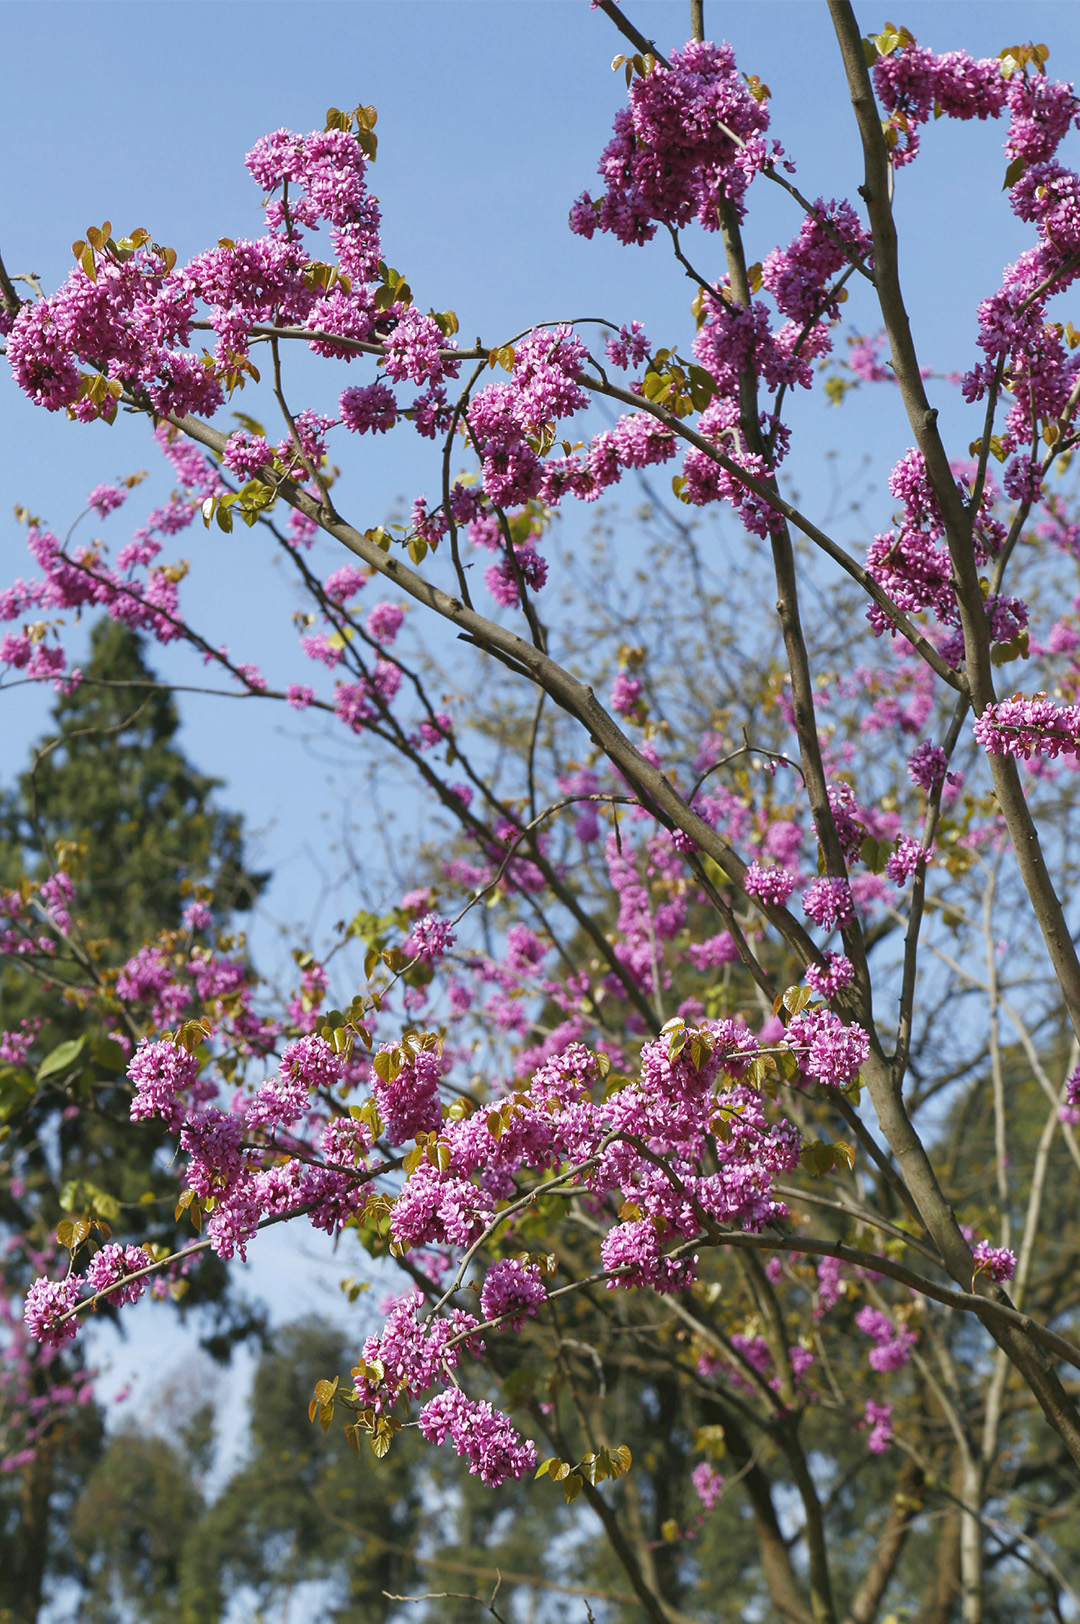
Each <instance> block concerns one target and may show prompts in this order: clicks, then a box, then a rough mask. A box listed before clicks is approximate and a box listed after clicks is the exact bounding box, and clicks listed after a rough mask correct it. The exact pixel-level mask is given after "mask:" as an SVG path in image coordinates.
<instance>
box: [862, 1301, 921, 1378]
mask: <svg viewBox="0 0 1080 1624" xmlns="http://www.w3.org/2000/svg"><path fill="white" fill-rule="evenodd" d="M855 1324H856V1325H857V1326H858V1327H859V1330H860V1331H862V1333H863V1335H864V1336H868V1337H869V1338H870V1340H871V1341H872V1342H873V1344H874V1346H873V1347H872V1348H871V1349H870V1368H871V1370H877V1371H882V1372H884V1371H888V1370H900V1369H901V1368H902V1367H903V1366H904V1365H906V1364H907V1362H908V1360H909V1359H910V1358H911V1350H912V1348H913V1347H914V1346H915V1344H916V1342H917V1341H918V1340H919V1339H918V1336H917V1335H916V1333H915V1332H914V1331H912V1330H911V1329H910V1327H909V1326H907V1325H902V1324H901V1325H897V1324H896V1323H894V1321H893V1320H892V1319H890V1317H889V1315H888V1314H883V1313H882V1312H881V1310H880V1309H878V1308H871V1307H870V1305H869V1303H867V1304H866V1305H865V1307H863V1308H860V1309H859V1312H858V1313H857V1314H856V1316H855Z"/></svg>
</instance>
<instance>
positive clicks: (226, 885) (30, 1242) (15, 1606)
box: [0, 620, 266, 1624]
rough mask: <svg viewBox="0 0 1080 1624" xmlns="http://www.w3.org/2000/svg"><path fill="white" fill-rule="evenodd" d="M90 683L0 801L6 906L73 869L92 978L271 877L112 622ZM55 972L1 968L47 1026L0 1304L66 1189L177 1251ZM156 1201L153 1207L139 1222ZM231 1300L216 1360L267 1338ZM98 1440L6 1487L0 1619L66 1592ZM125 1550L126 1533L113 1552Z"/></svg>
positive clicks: (68, 1439) (119, 1073)
mask: <svg viewBox="0 0 1080 1624" xmlns="http://www.w3.org/2000/svg"><path fill="white" fill-rule="evenodd" d="M85 670H86V680H85V681H84V682H83V683H82V684H81V685H80V686H79V687H78V688H77V689H76V690H75V691H74V693H72V694H70V695H65V696H62V697H61V698H60V699H59V700H58V701H57V704H56V706H55V707H54V711H53V717H54V724H55V725H54V731H52V732H51V733H50V734H49V735H48V736H47V737H46V738H45V739H43V740H42V741H41V743H40V744H39V745H38V746H37V748H36V749H35V751H34V753H33V757H32V760H31V763H30V765H29V767H28V768H27V770H26V771H25V772H23V773H22V774H21V776H19V777H18V778H17V779H15V780H14V782H11V781H9V782H8V783H7V785H6V786H3V787H0V890H3V889H6V888H10V887H14V886H17V885H18V884H19V882H20V880H21V879H22V878H23V877H27V878H31V879H34V878H42V877H44V876H45V875H46V874H47V873H48V872H50V871H51V870H52V869H53V868H55V867H56V866H58V863H61V864H63V866H65V867H68V868H69V869H70V871H71V873H72V874H73V876H74V877H75V879H76V881H77V885H78V902H77V906H76V909H75V921H76V923H75V930H76V933H77V936H78V941H79V944H80V950H81V951H82V952H83V953H84V955H85V961H86V962H88V963H89V964H90V965H91V966H96V965H101V966H104V965H117V964H122V963H123V962H124V960H125V959H126V958H127V957H129V956H130V955H131V953H133V952H134V951H135V950H136V948H138V947H139V946H140V945H141V944H142V943H143V942H144V941H147V940H149V941H153V940H155V938H157V937H158V935H159V933H160V932H162V931H169V930H175V929H177V928H178V927H179V926H180V924H181V914H182V910H183V907H184V904H185V895H186V893H187V891H188V890H189V888H190V886H191V885H192V884H195V883H197V884H208V885H209V886H211V887H212V888H213V890H214V909H215V914H216V916H217V918H218V919H219V921H220V922H221V923H222V924H223V925H224V924H226V923H227V921H228V919H229V916H230V914H231V913H232V912H233V911H234V910H236V909H244V908H247V907H250V905H251V903H252V901H253V900H254V899H255V897H256V896H257V895H258V893H259V890H260V889H261V887H262V886H263V884H264V883H265V879H266V876H265V875H253V874H250V873H248V872H247V870H246V868H245V864H244V853H243V834H242V820H241V819H240V818H239V817H238V816H236V815H235V814H232V813H229V812H225V811H222V810H221V809H220V808H219V807H218V806H217V805H216V803H215V799H214V793H215V791H216V789H217V788H218V781H217V780H215V779H213V778H210V777H208V776H207V775H206V774H204V773H200V772H198V771H197V770H196V768H195V767H193V766H192V764H191V763H190V762H189V761H188V759H187V757H186V756H185V754H184V753H183V751H182V750H181V749H180V748H179V747H178V743H177V733H178V730H179V725H180V721H179V714H178V712H177V708H176V705H175V703H174V701H173V699H172V697H171V696H170V695H169V694H168V693H166V692H165V691H163V690H160V689H158V688H157V686H156V679H155V678H154V675H153V672H152V671H151V670H150V668H149V667H148V666H147V664H146V662H145V660H144V658H143V654H142V644H141V639H140V638H138V637H137V636H136V635H134V634H133V633H132V632H130V631H129V630H128V629H127V628H125V627H123V626H121V625H119V624H117V623H116V622H115V621H112V620H103V621H101V622H99V624H98V625H97V626H96V627H95V628H94V631H93V634H92V640H91V656H90V659H89V661H88V663H87V665H86V668H85ZM46 969H47V977H48V979H46V978H43V977H42V976H41V975H36V974H34V973H32V972H31V971H30V970H29V969H28V966H27V964H26V963H25V962H22V961H13V960H11V959H6V960H3V961H0V1029H12V1028H16V1027H17V1026H18V1023H19V1022H20V1020H22V1019H24V1018H27V1017H29V1018H31V1019H33V1020H39V1021H41V1022H42V1023H43V1024H42V1027H41V1031H40V1034H39V1036H38V1039H37V1042H36V1043H35V1046H34V1048H33V1050H32V1051H31V1053H30V1055H29V1056H28V1061H27V1066H26V1067H24V1068H21V1072H22V1076H23V1077H24V1079H25V1081H26V1086H27V1087H28V1088H29V1090H30V1092H29V1094H28V1095H24V1096H22V1097H21V1098H20V1097H19V1096H18V1095H16V1096H15V1097H16V1101H17V1106H16V1108H12V1106H11V1095H10V1094H3V1095H2V1096H0V1104H3V1107H4V1108H3V1109H2V1110H0V1118H6V1121H5V1122H4V1140H3V1143H2V1144H0V1246H3V1245H4V1242H6V1241H7V1240H8V1239H9V1238H10V1239H11V1240H13V1241H15V1242H16V1244H15V1245H14V1246H13V1247H11V1248H6V1247H5V1248H4V1250H3V1251H2V1252H0V1263H2V1278H0V1289H2V1290H3V1291H4V1292H5V1294H8V1295H12V1296H15V1295H17V1294H18V1293H20V1292H21V1291H22V1290H24V1289H25V1287H26V1285H27V1284H28V1283H29V1277H30V1276H31V1275H32V1274H34V1273H36V1272H38V1270H39V1269H40V1262H38V1261H35V1254H36V1256H37V1257H40V1253H41V1249H42V1248H43V1247H46V1246H48V1245H49V1244H50V1239H51V1236H52V1233H53V1231H54V1229H55V1226H56V1224H57V1221H58V1220H59V1219H60V1217H61V1216H62V1215H63V1210H62V1205H61V1197H62V1195H63V1194H64V1192H65V1190H67V1191H68V1192H70V1191H71V1190H72V1189H74V1188H76V1187H78V1190H79V1192H80V1193H79V1194H77V1195H76V1196H75V1197H72V1196H71V1195H70V1193H69V1194H68V1195H67V1202H68V1206H69V1207H70V1206H71V1203H72V1201H73V1200H75V1201H77V1203H78V1204H79V1205H80V1206H84V1205H85V1204H86V1200H87V1198H86V1196H85V1195H84V1194H83V1193H81V1192H82V1191H84V1190H85V1187H86V1185H87V1184H89V1185H92V1186H93V1187H94V1189H95V1190H96V1191H97V1192H98V1195H99V1196H103V1197H104V1200H105V1203H106V1209H105V1210H103V1209H102V1208H101V1206H100V1204H99V1206H98V1211H99V1212H100V1213H101V1215H102V1216H105V1217H111V1218H113V1219H115V1218H116V1216H117V1215H118V1213H119V1211H120V1210H123V1231H124V1238H125V1240H140V1239H143V1238H151V1237H152V1238H154V1239H158V1240H164V1241H165V1242H166V1243H167V1244H173V1243H174V1228H173V1213H172V1200H170V1195H171V1193H172V1191H173V1190H174V1187H175V1181H172V1183H170V1181H169V1180H168V1179H167V1178H166V1177H165V1175H164V1173H163V1171H162V1169H161V1168H160V1167H155V1165H154V1164H155V1156H156V1153H157V1152H158V1149H159V1147H160V1146H161V1145H162V1143H163V1137H162V1134H161V1132H160V1130H159V1127H158V1125H156V1124H152V1123H145V1124H132V1123H130V1122H129V1120H128V1104H129V1097H130V1089H129V1086H128V1085H127V1083H126V1080H125V1078H124V1076H123V1068H124V1059H123V1055H122V1053H121V1051H120V1050H119V1049H118V1048H117V1046H116V1045H109V1044H103V1042H102V1040H103V1039H105V1037H106V1032H105V1030H104V1029H102V1028H101V1027H100V1025H99V1024H97V1023H95V1022H92V1021H89V1020H88V1018H87V1015H86V1013H85V1011H84V1010H82V1009H81V1008H80V1007H79V1001H78V1000H77V999H72V998H69V997H67V996H65V991H64V989H65V986H73V985H78V984H79V982H80V980H81V979H85V973H86V972H85V963H84V964H83V965H74V964H73V963H67V964H66V963H65V962H64V955H63V954H62V953H60V954H57V955H56V957H55V959H54V961H52V962H50V963H49V964H48V966H47V967H46ZM82 1037H85V1040H86V1041H85V1044H84V1048H83V1051H82V1053H81V1056H80V1063H79V1066H78V1067H74V1068H71V1069H70V1070H68V1071H67V1072H60V1073H57V1074H56V1075H54V1076H53V1077H51V1078H49V1079H48V1080H47V1081H44V1082H42V1083H41V1084H39V1085H38V1086H37V1087H36V1088H34V1087H33V1078H34V1072H35V1070H36V1067H37V1066H38V1065H39V1064H40V1061H41V1059H42V1057H43V1056H44V1055H47V1054H49V1053H50V1052H51V1051H52V1050H54V1049H55V1048H56V1046H57V1045H58V1044H60V1043H62V1042H64V1041H65V1040H71V1039H75V1038H82ZM5 1071H7V1072H12V1071H16V1072H18V1071H20V1068H11V1067H7V1068H5V1067H0V1074H2V1073H3V1072H5ZM2 1081H3V1078H2V1076H0V1082H2ZM146 1194H151V1195H153V1196H154V1197H155V1199H154V1200H153V1201H152V1202H149V1203H148V1204H145V1205H141V1204H140V1201H141V1198H142V1197H143V1196H144V1195H146ZM96 1199H97V1197H95V1200H96ZM117 1203H119V1204H120V1206H119V1207H117V1206H116V1204H117ZM129 1203H130V1205H126V1206H125V1204H129ZM114 1209H115V1210H114ZM187 1238H188V1236H187V1235H185V1237H184V1239H187ZM19 1242H22V1243H25V1246H24V1245H22V1244H18V1243H19ZM25 1248H29V1251H27V1250H26V1249H25ZM53 1272H56V1270H55V1266H54V1269H53ZM225 1283H226V1272H225V1270H224V1268H223V1267H222V1266H220V1265H218V1266H211V1267H209V1268H205V1269H203V1270H200V1272H199V1276H198V1288H197V1290H193V1292H192V1294H191V1297H190V1298H189V1299H187V1302H188V1303H198V1304H200V1305H201V1306H202V1307H203V1309H204V1318H205V1319H206V1320H207V1321H208V1323H207V1325H206V1328H207V1330H208V1333H209V1336H208V1345H211V1346H212V1350H213V1351H214V1352H215V1353H216V1354H218V1355H226V1354H227V1353H228V1350H229V1348H230V1346H231V1345H232V1344H233V1343H234V1342H235V1341H236V1340H238V1339H240V1338H242V1337H244V1336H247V1335H251V1334H252V1333H255V1332H258V1331H259V1330H260V1328H261V1320H260V1319H259V1318H258V1317H257V1316H255V1315H253V1314H252V1313H251V1311H250V1310H248V1309H247V1308H245V1306H244V1305H243V1304H240V1303H238V1302H236V1301H234V1300H232V1299H230V1298H227V1297H226V1295H225ZM185 1306H187V1304H185ZM106 1312H108V1311H107V1310H106ZM77 1357H78V1356H77V1355H76V1358H77ZM67 1365H68V1356H65V1359H64V1360H63V1361H61V1363H60V1364H56V1365H53V1366H52V1367H50V1370H49V1372H48V1375H47V1377H46V1375H45V1374H44V1373H42V1380H43V1381H48V1382H53V1383H55V1381H57V1380H62V1379H63V1374H64V1371H65V1370H66V1368H67ZM3 1420H4V1417H3V1416H0V1421H3ZM99 1435H100V1418H99V1417H98V1415H97V1412H96V1411H95V1410H93V1409H92V1408H91V1409H88V1410H82V1411H80V1412H79V1413H78V1416H77V1417H75V1418H73V1419H72V1420H71V1421H70V1422H69V1421H64V1422H63V1423H60V1424H58V1425H57V1426H56V1427H55V1428H53V1429H52V1430H51V1431H50V1432H49V1434H48V1435H47V1438H46V1441H45V1443H44V1444H43V1445H42V1446H41V1447H40V1448H39V1451H38V1456H37V1458H36V1460H35V1461H33V1462H32V1463H30V1465H28V1466H27V1467H25V1468H24V1469H23V1470H21V1471H16V1472H12V1473H5V1474H3V1475H0V1620H3V1619H5V1616H7V1617H10V1618H13V1619H15V1620H17V1621H18V1624H32V1621H33V1620H34V1618H35V1617H36V1615H37V1611H38V1608H39V1606H40V1601H41V1590H40V1584H41V1571H40V1570H41V1568H42V1566H43V1563H46V1562H47V1566H48V1572H49V1575H50V1577H51V1578H52V1579H53V1580H55V1579H56V1578H58V1577H62V1576H63V1575H64V1573H65V1571H66V1566H67V1562H68V1556H69V1552H68V1548H67V1544H66V1541H64V1540H63V1539H59V1538H57V1530H58V1528H59V1526H60V1525H61V1523H63V1522H66V1520H67V1517H68V1513H69V1511H70V1507H71V1504H72V1502H73V1500H74V1499H75V1498H76V1497H77V1496H78V1494H79V1492H80V1486H81V1484H82V1483H83V1482H84V1481H85V1479H86V1474H87V1473H88V1472H90V1471H92V1470H93V1469H94V1461H95V1458H96V1456H97V1454H98V1450H99V1444H100V1438H99ZM140 1470H142V1467H140ZM146 1470H147V1471H150V1467H149V1466H146ZM177 1470H179V1468H177ZM153 1472H154V1473H158V1476H159V1477H160V1478H161V1481H160V1483H159V1482H158V1477H155V1478H154V1480H153V1483H151V1482H150V1481H149V1480H147V1482H146V1483H144V1484H143V1485H142V1488H141V1489H140V1488H138V1487H137V1486H136V1484H135V1478H134V1477H133V1483H132V1487H131V1490H130V1493H129V1497H128V1499H127V1501H125V1502H124V1503H125V1504H126V1505H127V1506H128V1507H129V1508H135V1507H142V1508H143V1516H144V1519H145V1520H146V1522H147V1525H149V1521H150V1518H151V1509H150V1508H151V1507H152V1505H153V1504H155V1503H157V1502H155V1500H154V1495H155V1494H158V1500H159V1501H160V1504H161V1505H162V1506H164V1505H165V1504H166V1503H167V1501H168V1498H169V1494H170V1493H171V1492H172V1491H171V1490H168V1489H167V1487H166V1486H164V1485H166V1484H167V1481H168V1480H169V1474H168V1470H166V1469H165V1468H164V1467H161V1466H160V1465H155V1466H154V1468H153ZM162 1473H164V1476H163V1477H162V1476H161V1474H162ZM151 1475H153V1474H151ZM154 1483H157V1484H158V1488H154ZM151 1489H153V1493H152V1492H151ZM159 1489H160V1494H159V1493H158V1490H159ZM125 1492H127V1491H125ZM117 1504H118V1506H119V1504H120V1502H119V1501H118V1502H117ZM50 1524H51V1527H50ZM125 1537H126V1536H125V1535H124V1533H123V1529H122V1525H121V1523H119V1522H118V1523H117V1524H116V1527H115V1538H117V1539H119V1540H123V1539H124V1538H125ZM132 1537H133V1538H134V1537H135V1535H132ZM140 1537H141V1536H140ZM157 1537H158V1536H156V1535H155V1540H156V1539H157ZM151 1545H152V1546H153V1552H154V1553H157V1554H152V1555H148V1556H147V1557H146V1561H147V1562H149V1563H150V1567H149V1568H146V1569H145V1573H144V1569H143V1568H139V1570H138V1571H139V1572H140V1573H141V1574H143V1576H144V1578H145V1583H146V1585H147V1587H148V1588H149V1589H153V1588H155V1587H156V1585H157V1583H158V1578H157V1575H158V1569H159V1566H160V1562H166V1563H167V1561H171V1560H172V1557H167V1555H162V1554H161V1551H166V1553H167V1550H168V1549H169V1547H168V1542H167V1541H166V1544H165V1546H161V1547H160V1550H159V1544H155V1543H154V1541H151ZM50 1547H51V1555H50V1554H49V1551H50ZM140 1560H141V1558H140ZM177 1560H179V1558H177ZM155 1564H158V1566H155ZM139 1582H140V1583H141V1582H143V1580H142V1579H140V1581H139Z"/></svg>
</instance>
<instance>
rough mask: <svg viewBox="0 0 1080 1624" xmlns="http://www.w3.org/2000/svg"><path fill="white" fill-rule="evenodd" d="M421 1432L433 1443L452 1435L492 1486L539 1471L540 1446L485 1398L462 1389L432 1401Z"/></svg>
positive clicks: (476, 1473)
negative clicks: (471, 1395) (473, 1397)
mask: <svg viewBox="0 0 1080 1624" xmlns="http://www.w3.org/2000/svg"><path fill="white" fill-rule="evenodd" d="M420 1431H421V1433H422V1434H423V1435H424V1437H425V1438H426V1439H427V1440H428V1442H429V1443H433V1444H442V1443H445V1442H446V1440H447V1438H448V1437H449V1439H450V1442H451V1445H452V1446H453V1449H454V1452H455V1453H456V1454H458V1455H460V1456H461V1458H462V1460H465V1461H467V1462H468V1464H469V1471H470V1472H472V1473H473V1475H474V1476H475V1477H479V1478H480V1480H481V1482H482V1483H487V1484H488V1485H489V1486H490V1487H491V1488H498V1486H499V1484H500V1483H505V1482H506V1479H507V1478H508V1477H525V1476H526V1474H527V1473H530V1472H533V1471H535V1470H536V1461H537V1455H536V1445H535V1444H534V1443H532V1441H531V1440H530V1439H523V1438H522V1436H521V1434H520V1433H519V1432H518V1431H517V1429H516V1428H515V1427H514V1426H513V1425H512V1423H511V1422H510V1421H509V1420H508V1419H507V1417H506V1416H505V1415H502V1414H500V1412H499V1411H498V1410H495V1409H493V1408H492V1406H491V1405H490V1404H488V1403H486V1402H484V1401H480V1402H477V1401H476V1400H475V1399H469V1398H466V1396H465V1394H464V1393H463V1392H461V1390H460V1389H459V1388H456V1387H451V1388H449V1389H448V1390H447V1391H446V1392H443V1393H437V1394H436V1396H435V1397H434V1398H433V1399H429V1400H428V1402H427V1403H426V1404H425V1405H424V1408H423V1409H422V1410H421V1411H420Z"/></svg>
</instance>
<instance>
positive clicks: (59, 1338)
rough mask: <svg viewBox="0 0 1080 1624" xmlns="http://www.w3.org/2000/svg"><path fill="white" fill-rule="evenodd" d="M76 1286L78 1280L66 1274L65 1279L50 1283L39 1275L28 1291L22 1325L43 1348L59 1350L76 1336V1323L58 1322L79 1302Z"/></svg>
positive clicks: (75, 1276) (68, 1321)
mask: <svg viewBox="0 0 1080 1624" xmlns="http://www.w3.org/2000/svg"><path fill="white" fill-rule="evenodd" d="M79 1284H80V1282H79V1277H78V1275H74V1274H69V1275H68V1277H67V1279H66V1280H50V1279H48V1278H47V1277H46V1276H44V1275H42V1276H41V1277H40V1278H39V1279H37V1280H35V1281H34V1283H33V1285H32V1286H31V1287H30V1290H29V1291H28V1292H27V1294H26V1301H25V1303H24V1305H23V1324H24V1325H25V1326H26V1329H27V1330H28V1331H29V1333H30V1335H31V1336H32V1337H33V1338H34V1341H35V1342H40V1344H41V1346H42V1347H43V1348H62V1347H63V1345H64V1343H65V1342H70V1341H72V1340H73V1338H74V1337H76V1336H77V1335H78V1331H79V1324H78V1320H76V1319H74V1318H73V1319H69V1320H67V1321H65V1322H64V1323H63V1324H61V1323H60V1321H61V1320H62V1319H63V1316H64V1315H65V1314H69V1313H70V1312H71V1310H72V1309H73V1308H74V1307H75V1304H76V1303H77V1302H78V1300H79Z"/></svg>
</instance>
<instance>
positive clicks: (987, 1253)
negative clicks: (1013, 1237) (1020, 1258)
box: [972, 1241, 1016, 1285]
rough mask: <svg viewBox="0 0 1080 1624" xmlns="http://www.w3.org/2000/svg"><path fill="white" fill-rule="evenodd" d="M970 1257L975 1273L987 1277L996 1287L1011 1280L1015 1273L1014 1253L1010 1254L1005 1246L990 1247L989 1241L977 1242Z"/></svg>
mask: <svg viewBox="0 0 1080 1624" xmlns="http://www.w3.org/2000/svg"><path fill="white" fill-rule="evenodd" d="M972 1256H973V1257H974V1259H975V1273H976V1274H986V1275H989V1276H990V1279H991V1280H994V1281H996V1282H997V1284H998V1285H1002V1284H1004V1282H1005V1281H1006V1280H1011V1279H1012V1277H1013V1275H1014V1274H1015V1273H1016V1253H1015V1252H1010V1251H1009V1248H1008V1247H1007V1246H991V1244H990V1242H989V1241H979V1242H978V1244H977V1245H976V1247H975V1249H974V1251H973V1253H972Z"/></svg>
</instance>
